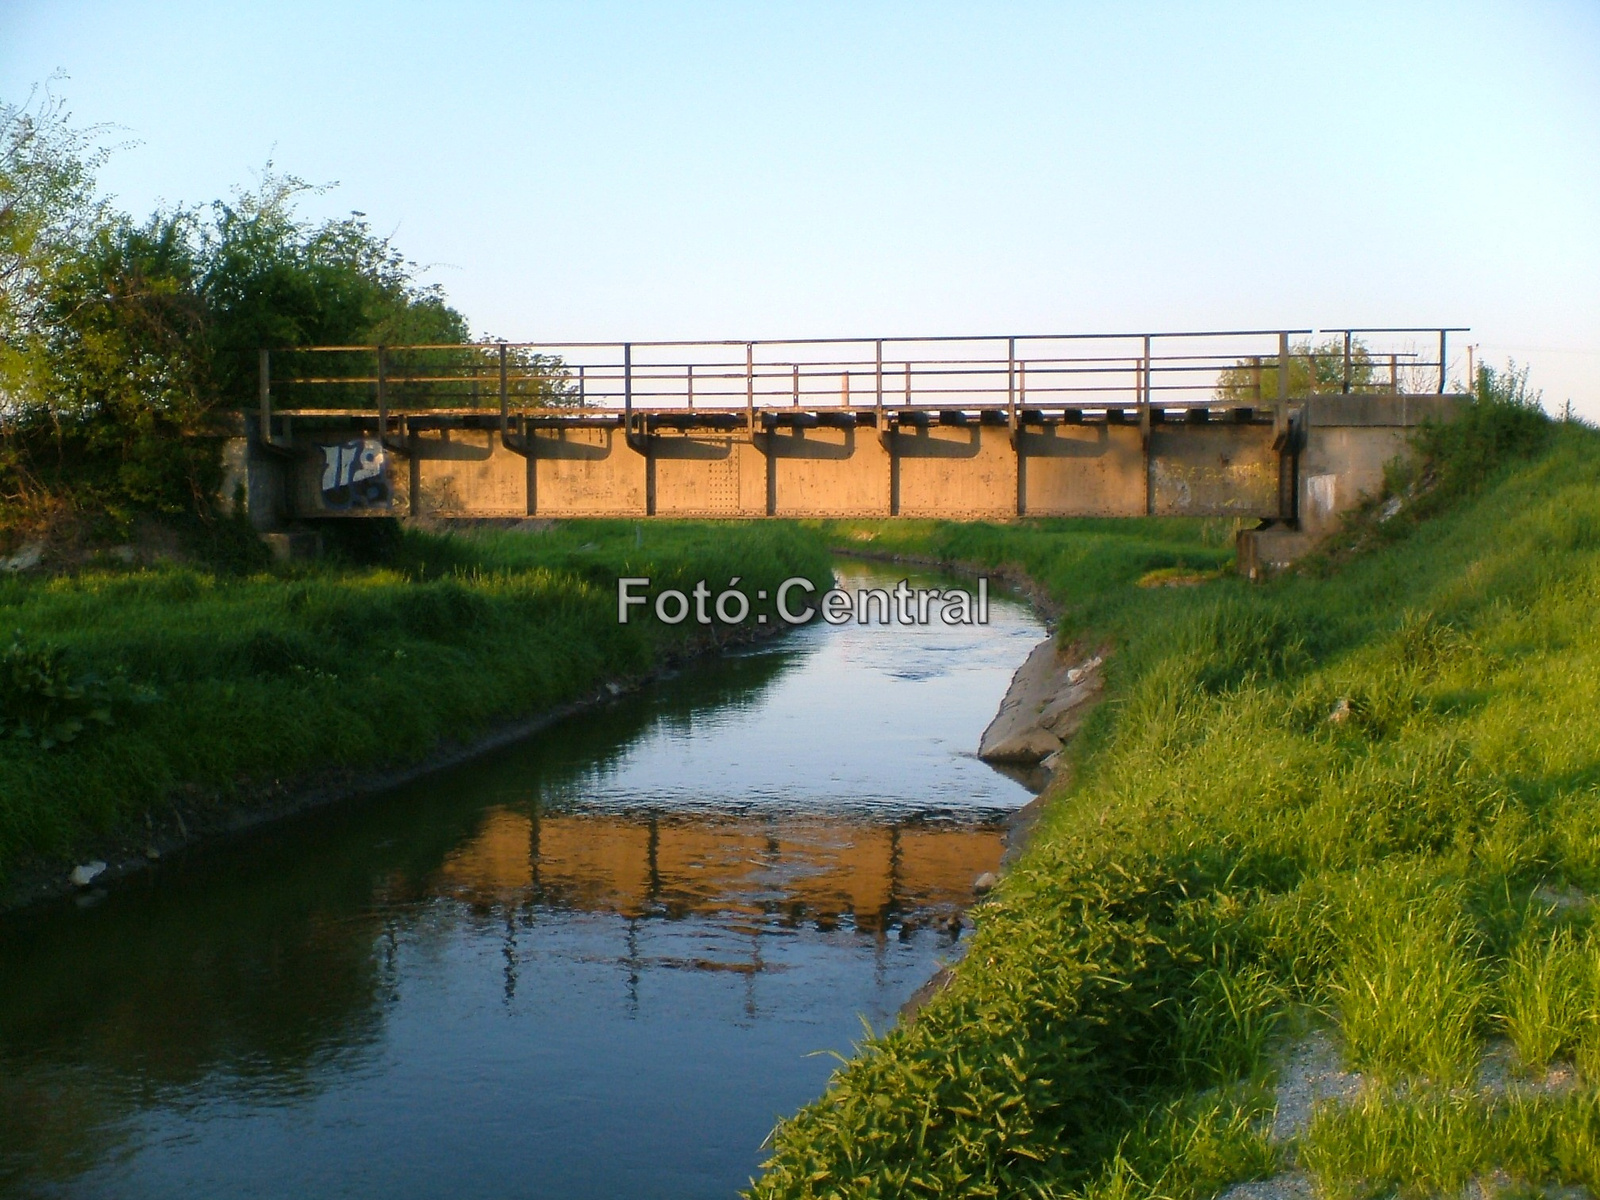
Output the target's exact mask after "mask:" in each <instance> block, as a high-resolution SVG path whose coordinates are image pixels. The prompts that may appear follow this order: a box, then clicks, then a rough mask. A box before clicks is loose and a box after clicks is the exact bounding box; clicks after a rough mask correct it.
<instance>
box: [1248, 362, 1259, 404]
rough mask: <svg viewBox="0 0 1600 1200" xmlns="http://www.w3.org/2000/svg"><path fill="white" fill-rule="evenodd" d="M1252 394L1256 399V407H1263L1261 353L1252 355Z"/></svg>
mask: <svg viewBox="0 0 1600 1200" xmlns="http://www.w3.org/2000/svg"><path fill="white" fill-rule="evenodd" d="M1250 395H1251V398H1252V399H1253V400H1254V402H1255V403H1254V407H1256V408H1260V407H1261V355H1259V354H1252V355H1251V356H1250Z"/></svg>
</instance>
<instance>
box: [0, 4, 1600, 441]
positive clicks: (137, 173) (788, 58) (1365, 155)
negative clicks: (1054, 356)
mask: <svg viewBox="0 0 1600 1200" xmlns="http://www.w3.org/2000/svg"><path fill="white" fill-rule="evenodd" d="M57 69H61V70H64V71H65V72H66V73H67V74H68V76H69V77H70V78H69V79H68V80H67V82H66V83H64V84H63V85H61V90H62V91H63V93H64V94H65V95H66V97H67V99H68V100H69V102H70V104H71V107H72V109H73V110H74V113H75V115H76V117H77V119H78V120H79V121H81V122H85V123H87V122H99V121H110V122H115V123H117V124H118V125H120V126H122V127H123V128H124V130H125V131H126V132H125V135H124V136H125V137H127V138H130V139H136V140H137V143H138V144H137V145H136V146H134V147H132V148H129V149H125V150H122V151H120V152H119V153H118V154H117V155H116V156H115V158H114V159H113V160H112V162H111V163H110V165H109V166H108V167H107V168H106V170H105V172H104V175H103V180H104V183H105V185H106V187H107V189H108V190H110V191H111V192H113V193H115V194H116V196H117V198H118V200H119V202H120V203H121V204H122V206H123V207H125V208H127V209H129V210H131V211H133V212H135V213H144V212H147V211H148V210H149V209H151V208H152V207H153V206H154V205H155V204H156V203H157V202H158V201H162V200H164V201H167V202H185V203H196V202H203V201H208V200H210V199H212V198H215V197H218V196H226V195H227V194H228V192H229V189H230V188H232V187H233V186H234V185H236V184H240V183H244V184H249V183H251V182H252V180H253V179H254V178H256V176H257V175H258V174H259V172H260V170H261V168H262V165H263V164H264V163H265V161H266V160H267V159H268V158H269V156H270V157H271V158H273V159H274V160H275V161H276V163H277V164H278V166H279V167H280V168H281V169H283V170H286V171H290V172H293V173H295V174H298V175H301V176H304V177H305V178H307V179H310V180H314V181H319V182H328V181H338V183H339V186H338V188H337V189H335V190H333V191H332V192H331V193H329V194H328V195H326V196H325V197H322V198H320V199H318V200H316V201H315V202H314V204H313V207H312V211H314V212H317V213H323V212H325V213H327V214H330V215H331V214H334V213H341V212H344V211H348V210H349V209H360V210H362V211H364V212H366V213H368V214H369V215H370V216H371V217H372V218H373V221H374V223H375V225H376V227H377V228H378V229H379V230H380V231H382V232H385V233H391V232H392V233H393V234H394V236H395V239H396V241H397V243H398V245H399V246H400V247H401V248H402V249H403V250H404V251H405V252H406V253H407V254H408V255H409V256H410V257H412V258H414V259H416V260H417V261H419V262H421V263H424V264H429V265H430V271H429V276H428V278H430V279H432V280H435V281H437V282H439V283H441V284H443V285H444V287H445V289H446V290H447V292H448V293H449V295H450V297H451V299H452V301H453V302H454V303H455V304H456V305H457V307H459V308H461V309H462V310H463V311H464V312H465V313H466V314H467V315H468V317H469V318H470V319H471V321H472V324H473V327H474V329H475V330H479V331H482V332H485V333H490V334H494V335H497V336H506V337H511V338H516V339H540V338H548V339H557V338H597V339H599V338H621V337H632V338H640V339H644V338H655V337H678V336H682V337H772V336H788V335H795V336H800V335H826V334H858V335H880V334H896V333H919V332H930V333H932V332H938V333H976V332H1064V331H1086V332H1092V331H1098V330H1124V329H1132V328H1179V327H1191V328H1193V327H1201V328H1204V327H1228V326H1281V325H1291V326H1317V327H1320V326H1330V327H1333V326H1340V325H1346V324H1354V325H1385V324H1405V325H1410V324H1434V323H1448V324H1463V325H1471V326H1473V330H1474V332H1473V334H1472V335H1471V337H1470V340H1471V341H1474V342H1477V343H1479V344H1481V346H1482V348H1483V352H1484V353H1485V354H1487V355H1488V356H1489V358H1490V361H1492V362H1497V363H1498V362H1502V361H1504V360H1505V359H1506V358H1507V357H1515V358H1516V359H1518V360H1519V361H1525V362H1527V363H1529V364H1531V366H1532V370H1533V382H1534V384H1535V385H1536V386H1539V387H1542V388H1543V389H1544V392H1545V399H1546V402H1547V404H1549V405H1550V406H1551V407H1557V406H1559V404H1560V403H1561V402H1562V401H1564V400H1566V399H1568V398H1569V397H1570V398H1571V399H1572V401H1573V402H1574V406H1575V408H1577V409H1578V410H1579V411H1580V412H1583V413H1585V414H1587V415H1588V416H1589V417H1591V418H1600V3H1596V2H1595V0H1582V2H1579V0H1569V2H1567V3H1539V2H1537V0H1522V2H1520V3H1500V4H1494V3H1484V4H1478V3H1448V4H1446V3H1437V4H1421V3H1417V4H1410V3H1401V2H1390V3H1382V4H1371V5H1359V4H1342V3H1320V4H1316V5H1306V6H1294V5H1287V4H1282V3H1276V4H1274V3H1261V4H1246V3H1235V4H1227V5H1221V4H1219V5H1209V6H1207V5H1200V4H1169V5H1159V4H1120V3H1119V4H1112V3H1105V4H1100V5H1068V4H1033V5H1030V4H1008V5H1000V4H990V5H977V4H968V5H960V6H958V5H947V4H931V3H916V4H873V3H849V4H825V3H808V4H790V5H786V4H767V3H747V4H720V5H712V4H675V5H668V4H656V5H624V4H604V3H584V4H578V3H572V4H562V5H546V4H492V3H478V4H471V3H453V4H430V5H423V4H404V3H383V4H378V3H371V4H354V3H352V4H341V3H337V2H333V0H325V2H323V3H317V4H306V3H299V2H294V0H277V2H275V3H271V4H251V3H238V2H235V3H227V4H221V3H206V4H200V3H176V2H174V3H161V2H155V0H151V2H147V3H137V2H130V0H123V2H121V3H103V2H82V0H52V2H50V3H44V2H40V0H0V92H3V94H4V95H5V96H6V98H8V99H11V100H20V99H22V98H23V97H24V96H25V95H26V93H27V89H28V87H29V85H30V84H31V83H33V82H35V81H39V80H42V79H44V78H45V77H47V76H48V75H50V74H51V72H53V71H55V70H57Z"/></svg>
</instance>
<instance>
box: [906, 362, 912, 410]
mask: <svg viewBox="0 0 1600 1200" xmlns="http://www.w3.org/2000/svg"><path fill="white" fill-rule="evenodd" d="M906 403H907V404H910V403H911V363H910V362H909V361H907V363H906Z"/></svg>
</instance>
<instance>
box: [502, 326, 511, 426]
mask: <svg viewBox="0 0 1600 1200" xmlns="http://www.w3.org/2000/svg"><path fill="white" fill-rule="evenodd" d="M510 419H511V395H510V389H509V388H508V387H507V386H506V344H505V343H504V342H501V343H500V432H501V433H502V434H503V433H505V431H506V423H507V422H508V421H509V420H510Z"/></svg>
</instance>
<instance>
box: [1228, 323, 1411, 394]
mask: <svg viewBox="0 0 1600 1200" xmlns="http://www.w3.org/2000/svg"><path fill="white" fill-rule="evenodd" d="M1277 359H1278V356H1277V355H1276V354H1273V355H1267V356H1263V358H1262V359H1261V366H1260V368H1259V373H1260V378H1259V382H1260V389H1259V391H1258V390H1257V387H1256V384H1257V370H1258V368H1257V367H1256V365H1255V363H1253V362H1250V361H1247V360H1244V359H1241V360H1240V361H1239V362H1237V363H1235V364H1234V365H1233V366H1231V367H1227V368H1225V369H1224V370H1223V371H1222V372H1221V373H1220V374H1219V375H1218V376H1217V388H1216V395H1217V399H1218V400H1221V401H1225V402H1226V403H1228V404H1233V405H1239V406H1242V407H1243V406H1250V405H1254V404H1257V403H1264V404H1270V403H1272V401H1274V400H1276V399H1277V397H1278V364H1277ZM1388 386H1389V385H1388V380H1387V379H1386V378H1385V379H1383V380H1381V381H1380V378H1379V374H1378V370H1377V365H1376V364H1375V363H1374V362H1373V361H1372V355H1371V354H1370V353H1369V352H1368V350H1367V347H1366V345H1365V344H1364V343H1363V342H1362V341H1361V339H1360V338H1352V339H1351V342H1350V390H1351V391H1352V392H1372V391H1387V390H1388ZM1343 390H1344V339H1343V338H1342V337H1332V338H1328V339H1326V340H1324V341H1322V342H1320V343H1318V344H1317V345H1316V346H1315V347H1313V346H1312V344H1311V339H1309V338H1302V339H1301V340H1300V341H1298V342H1292V343H1290V346H1289V395H1290V396H1311V395H1323V394H1326V393H1329V392H1341V391H1343Z"/></svg>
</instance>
